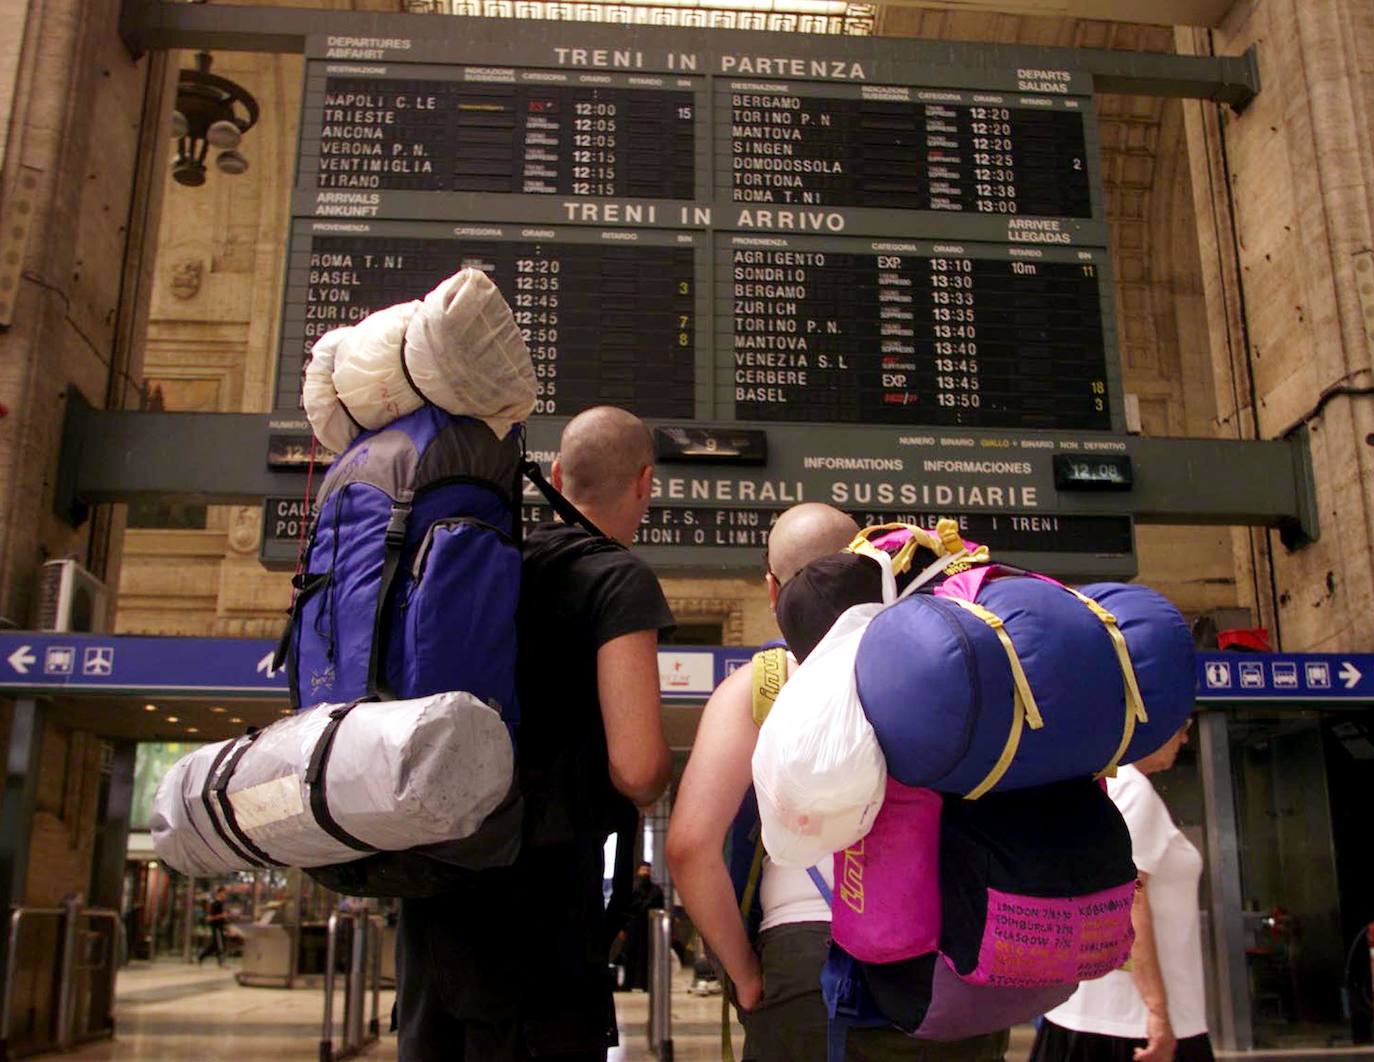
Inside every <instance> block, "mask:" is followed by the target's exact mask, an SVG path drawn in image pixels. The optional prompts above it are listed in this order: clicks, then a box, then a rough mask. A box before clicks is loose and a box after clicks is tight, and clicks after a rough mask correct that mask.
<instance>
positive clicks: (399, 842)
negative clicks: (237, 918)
mask: <svg viewBox="0 0 1374 1062" xmlns="http://www.w3.org/2000/svg"><path fill="white" fill-rule="evenodd" d="M514 769H515V752H514V748H513V747H512V744H511V739H510V732H509V730H508V729H507V727H506V724H505V723H504V722H502V720H501V717H500V716H499V715H498V714H497V713H496V712H495V711H494V710H493V709H492V708H490V707H488V706H487V705H485V704H483V703H482V702H481V701H479V700H477V699H476V698H475V697H473V696H472V695H471V694H468V693H438V694H434V695H433V696H429V697H420V698H416V699H415V700H408V701H364V702H361V703H358V704H356V705H352V706H349V705H333V704H321V705H317V706H315V707H314V708H308V709H306V710H305V711H301V712H297V713H296V714H295V715H292V716H289V717H287V718H285V719H281V720H279V721H278V722H276V723H273V724H272V725H271V726H269V727H267V728H265V729H263V730H261V731H258V732H257V733H255V734H251V735H248V736H245V737H241V738H236V739H234V740H233V741H222V742H219V743H218V744H214V745H206V746H204V747H203V748H200V749H197V750H196V751H195V752H193V753H191V754H190V755H189V756H186V757H185V758H183V759H181V760H179V761H178V762H177V763H176V764H175V765H174V766H173V767H172V769H171V770H170V771H169V772H168V773H167V775H166V777H165V778H163V780H162V784H161V785H160V786H158V790H157V796H156V798H155V803H154V808H153V817H152V834H153V844H154V846H155V847H156V849H157V854H158V857H159V858H160V859H162V860H163V861H165V862H166V863H167V864H168V865H170V866H171V867H173V868H174V869H176V870H179V871H181V872H182V873H183V874H188V875H192V876H199V877H208V876H213V875H216V874H222V873H224V872H226V871H233V870H251V869H254V868H256V867H262V866H288V867H307V868H308V867H321V866H328V865H331V864H337V863H344V862H348V861H350V860H355V859H361V858H363V857H364V856H367V855H370V854H372V853H373V852H377V851H383V852H388V851H390V852H396V851H404V850H406V849H410V848H416V847H420V846H424V845H433V844H441V843H443V842H451V841H457V840H462V839H464V838H467V837H470V836H471V835H473V834H474V833H476V832H477V829H478V828H479V827H480V826H481V825H482V822H483V821H484V820H485V819H486V818H487V816H488V815H490V814H491V813H492V812H493V811H494V810H496V808H497V807H498V806H499V805H500V804H501V802H502V801H503V800H504V799H505V798H506V796H507V795H508V794H509V792H510V789H511V785H512V782H513V779H514Z"/></svg>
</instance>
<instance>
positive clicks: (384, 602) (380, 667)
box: [364, 490, 413, 701]
mask: <svg viewBox="0 0 1374 1062" xmlns="http://www.w3.org/2000/svg"><path fill="white" fill-rule="evenodd" d="M399 493H400V495H401V496H400V497H399V498H398V499H397V500H396V501H394V502H392V503H391V519H390V520H388V521H387V525H386V556H385V557H384V558H383V559H382V578H381V582H380V583H379V585H378V587H377V611H376V614H375V615H374V616H373V617H372V655H371V658H370V659H369V660H368V664H367V694H368V698H371V697H376V698H378V699H379V700H383V701H394V700H395V699H396V691H395V690H393V689H392V688H391V687H390V686H388V685H387V682H386V662H385V661H384V660H383V659H382V653H383V650H384V649H385V645H384V639H383V637H382V634H383V632H384V631H385V629H386V624H387V620H388V617H387V606H388V603H389V602H390V600H391V587H392V584H393V583H394V582H395V581H396V571H397V569H398V568H399V567H400V565H401V551H402V550H403V549H404V548H405V544H406V526H407V525H408V524H409V523H410V502H411V498H412V496H413V495H412V494H411V492H410V491H408V490H405V491H400V492H399ZM364 699H366V698H364Z"/></svg>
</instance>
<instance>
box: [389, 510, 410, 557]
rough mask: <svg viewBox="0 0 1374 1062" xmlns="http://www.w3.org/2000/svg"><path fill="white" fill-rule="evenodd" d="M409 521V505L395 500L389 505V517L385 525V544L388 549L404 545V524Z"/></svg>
mask: <svg viewBox="0 0 1374 1062" xmlns="http://www.w3.org/2000/svg"><path fill="white" fill-rule="evenodd" d="M409 522H410V506H409V505H407V504H406V503H405V502H396V504H394V505H393V506H392V507H391V519H390V520H388V521H387V525H386V544H387V547H388V548H390V549H400V548H401V547H402V546H403V545H405V540H406V524H408V523H409Z"/></svg>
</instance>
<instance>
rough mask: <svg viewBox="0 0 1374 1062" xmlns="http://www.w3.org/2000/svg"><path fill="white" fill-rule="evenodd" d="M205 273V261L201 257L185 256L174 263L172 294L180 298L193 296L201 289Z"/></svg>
mask: <svg viewBox="0 0 1374 1062" xmlns="http://www.w3.org/2000/svg"><path fill="white" fill-rule="evenodd" d="M204 274H205V263H204V262H202V261H201V260H200V259H199V258H183V259H182V260H181V261H179V262H175V263H173V265H172V277H171V285H172V294H173V295H175V296H176V297H177V298H178V299H189V298H192V297H193V296H194V295H195V294H196V292H198V291H200V281H201V278H202V277H203V276H204Z"/></svg>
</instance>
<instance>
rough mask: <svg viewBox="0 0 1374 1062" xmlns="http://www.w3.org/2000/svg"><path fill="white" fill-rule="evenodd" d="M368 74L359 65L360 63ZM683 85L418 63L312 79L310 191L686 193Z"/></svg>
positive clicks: (691, 96)
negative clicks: (408, 66)
mask: <svg viewBox="0 0 1374 1062" xmlns="http://www.w3.org/2000/svg"><path fill="white" fill-rule="evenodd" d="M364 69H366V68H364ZM692 85H693V83H692V82H691V81H690V80H684V79H672V78H644V77H641V78H630V77H626V76H623V75H622V76H619V77H607V76H604V75H591V74H584V75H577V74H569V73H567V72H561V71H550V70H519V71H517V70H511V69H499V68H491V67H478V66H460V67H456V68H455V67H443V66H428V65H416V66H414V67H412V68H407V69H405V70H404V71H397V70H395V69H394V68H387V69H386V72H385V73H384V74H377V73H363V72H355V73H351V74H346V73H342V72H340V73H330V72H329V71H328V69H327V68H326V71H325V72H324V73H323V75H322V76H319V75H314V76H312V77H311V79H310V84H309V85H308V87H307V97H306V109H305V119H304V120H305V123H306V125H307V127H308V130H309V134H310V135H309V138H308V140H307V142H306V149H305V150H304V151H303V152H302V155H301V169H300V181H301V182H302V183H305V184H309V185H313V186H314V187H316V188H322V189H323V188H347V189H359V188H361V189H386V190H389V191H421V192H487V193H493V192H495V193H517V194H522V195H564V196H608V197H609V196H628V197H640V198H646V199H692V198H694V197H695V193H696V186H695V170H696V151H695V139H696V119H695V110H696V95H695V93H694V92H693V91H692Z"/></svg>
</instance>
